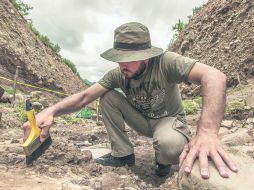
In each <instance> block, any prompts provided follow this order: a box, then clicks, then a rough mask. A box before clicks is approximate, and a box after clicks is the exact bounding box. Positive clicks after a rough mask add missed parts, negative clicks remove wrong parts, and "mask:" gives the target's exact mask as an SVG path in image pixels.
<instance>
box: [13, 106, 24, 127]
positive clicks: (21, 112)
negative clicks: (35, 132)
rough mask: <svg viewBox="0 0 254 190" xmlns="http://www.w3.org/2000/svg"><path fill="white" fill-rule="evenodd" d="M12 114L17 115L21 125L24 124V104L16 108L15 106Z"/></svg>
mask: <svg viewBox="0 0 254 190" xmlns="http://www.w3.org/2000/svg"><path fill="white" fill-rule="evenodd" d="M14 112H15V113H17V114H18V118H19V121H20V122H21V123H24V122H26V121H27V116H26V106H25V103H23V104H21V105H18V106H15V111H14Z"/></svg>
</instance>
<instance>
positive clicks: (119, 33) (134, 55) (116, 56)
mask: <svg viewBox="0 0 254 190" xmlns="http://www.w3.org/2000/svg"><path fill="white" fill-rule="evenodd" d="M162 52H163V50H162V49H161V48H157V47H154V46H152V45H151V39H150V34H149V30H148V28H147V27H146V26H144V25H143V24H141V23H137V22H129V23H126V24H123V25H121V26H119V27H118V28H117V29H115V34H114V46H113V48H111V49H109V50H107V51H105V52H103V53H102V54H101V57H103V58H104V59H107V60H109V61H113V62H119V63H120V62H131V61H139V60H145V59H149V58H152V57H156V56H158V55H160V54H162Z"/></svg>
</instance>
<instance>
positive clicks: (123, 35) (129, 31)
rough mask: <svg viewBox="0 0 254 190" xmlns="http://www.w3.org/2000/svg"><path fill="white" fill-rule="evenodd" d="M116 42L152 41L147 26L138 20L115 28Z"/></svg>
mask: <svg viewBox="0 0 254 190" xmlns="http://www.w3.org/2000/svg"><path fill="white" fill-rule="evenodd" d="M114 43H127V44H142V43H151V40H150V33H149V30H148V28H147V27H146V26H144V25H143V24H141V23H138V22H129V23H126V24H123V25H121V26H119V27H118V28H116V29H115V35H114Z"/></svg>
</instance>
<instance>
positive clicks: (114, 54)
mask: <svg viewBox="0 0 254 190" xmlns="http://www.w3.org/2000/svg"><path fill="white" fill-rule="evenodd" d="M162 53H163V49H162V48H157V47H154V46H152V47H151V48H148V49H144V50H136V51H134V50H132V51H130V50H120V49H114V48H111V49H109V50H107V51H105V52H103V53H102V54H101V57H103V58H104V59H106V60H109V61H113V62H117V63H121V62H131V61H140V60H146V59H149V58H152V57H156V56H159V55H161V54H162Z"/></svg>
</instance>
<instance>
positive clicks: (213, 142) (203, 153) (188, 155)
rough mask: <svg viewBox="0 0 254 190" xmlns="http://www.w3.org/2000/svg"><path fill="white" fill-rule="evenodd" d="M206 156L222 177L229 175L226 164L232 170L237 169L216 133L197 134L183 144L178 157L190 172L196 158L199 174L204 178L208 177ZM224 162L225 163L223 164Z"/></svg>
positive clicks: (235, 170)
mask: <svg viewBox="0 0 254 190" xmlns="http://www.w3.org/2000/svg"><path fill="white" fill-rule="evenodd" d="M208 157H210V158H211V159H212V160H213V162H214V163H215V166H216V168H217V169H218V171H219V173H220V175H221V176H222V177H225V178H227V177H229V174H228V172H227V169H226V165H227V166H228V167H229V168H230V169H231V170H232V171H234V172H237V171H238V169H237V167H236V166H235V164H234V163H233V161H232V160H231V159H230V158H229V156H228V154H227V153H226V152H225V151H224V150H223V148H222V145H221V143H220V140H219V138H218V135H216V134H197V135H196V136H194V137H193V139H192V140H191V142H189V143H188V144H186V145H185V147H184V150H183V152H182V153H181V155H180V157H179V162H180V166H181V165H182V164H183V167H184V171H185V172H186V173H190V172H191V170H192V166H193V163H194V161H195V160H196V159H197V158H198V160H199V168H200V174H201V176H202V177H203V178H204V179H208V178H209V175H210V174H209V168H208ZM225 164H226V165H225Z"/></svg>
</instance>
